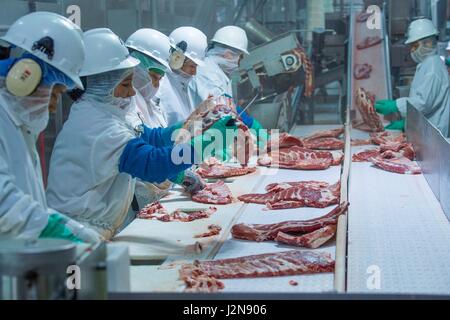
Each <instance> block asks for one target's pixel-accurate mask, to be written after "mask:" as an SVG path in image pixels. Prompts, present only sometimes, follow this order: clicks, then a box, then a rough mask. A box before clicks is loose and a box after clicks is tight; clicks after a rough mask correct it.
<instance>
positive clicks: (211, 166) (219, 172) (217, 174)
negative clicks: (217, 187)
mask: <svg viewBox="0 0 450 320" xmlns="http://www.w3.org/2000/svg"><path fill="white" fill-rule="evenodd" d="M255 171H256V167H231V166H226V165H224V164H223V163H221V162H220V161H219V160H217V159H216V158H210V159H208V161H205V162H204V163H202V164H201V165H200V167H199V168H198V169H197V173H198V174H199V175H200V176H201V177H202V178H205V179H206V178H210V179H220V178H229V177H237V176H243V175H246V174H249V173H253V172H255Z"/></svg>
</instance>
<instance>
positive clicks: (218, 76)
mask: <svg viewBox="0 0 450 320" xmlns="http://www.w3.org/2000/svg"><path fill="white" fill-rule="evenodd" d="M204 62H205V64H204V65H203V66H198V67H197V74H196V75H195V77H193V79H192V81H191V82H190V83H189V87H188V92H189V101H190V103H191V105H193V106H198V105H199V104H200V103H202V102H203V101H205V100H206V99H207V98H208V96H209V95H210V94H211V95H213V96H215V97H216V96H217V97H218V96H221V95H223V94H227V95H229V96H230V97H232V96H233V90H232V87H231V80H230V78H228V76H227V75H226V74H225V72H223V70H222V69H221V68H220V66H219V65H218V64H217V62H215V61H214V60H213V58H212V57H206V58H205V60H204Z"/></svg>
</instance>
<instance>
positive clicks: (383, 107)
mask: <svg viewBox="0 0 450 320" xmlns="http://www.w3.org/2000/svg"><path fill="white" fill-rule="evenodd" d="M375 110H376V111H377V112H378V113H381V114H383V115H387V114H391V113H395V112H398V107H397V101H395V100H378V101H375Z"/></svg>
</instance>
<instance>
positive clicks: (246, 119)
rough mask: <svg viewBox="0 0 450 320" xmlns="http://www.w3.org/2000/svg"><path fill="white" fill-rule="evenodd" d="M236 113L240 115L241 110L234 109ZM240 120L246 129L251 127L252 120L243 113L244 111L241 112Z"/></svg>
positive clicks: (238, 108) (239, 108)
mask: <svg viewBox="0 0 450 320" xmlns="http://www.w3.org/2000/svg"><path fill="white" fill-rule="evenodd" d="M236 111H237V112H238V114H241V112H242V108H241V107H239V106H237V107H236ZM241 118H242V121H243V122H244V124H245V125H246V126H247V127H249V128H251V127H252V125H253V118H252V117H251V116H250V115H249V114H248V113H247V112H245V111H244V112H242V114H241Z"/></svg>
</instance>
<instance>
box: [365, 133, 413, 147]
mask: <svg viewBox="0 0 450 320" xmlns="http://www.w3.org/2000/svg"><path fill="white" fill-rule="evenodd" d="M370 140H371V141H372V143H373V144H377V145H381V144H390V143H404V142H406V135H405V134H404V133H396V134H394V133H392V132H389V131H384V132H373V133H371V134H370Z"/></svg>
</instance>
